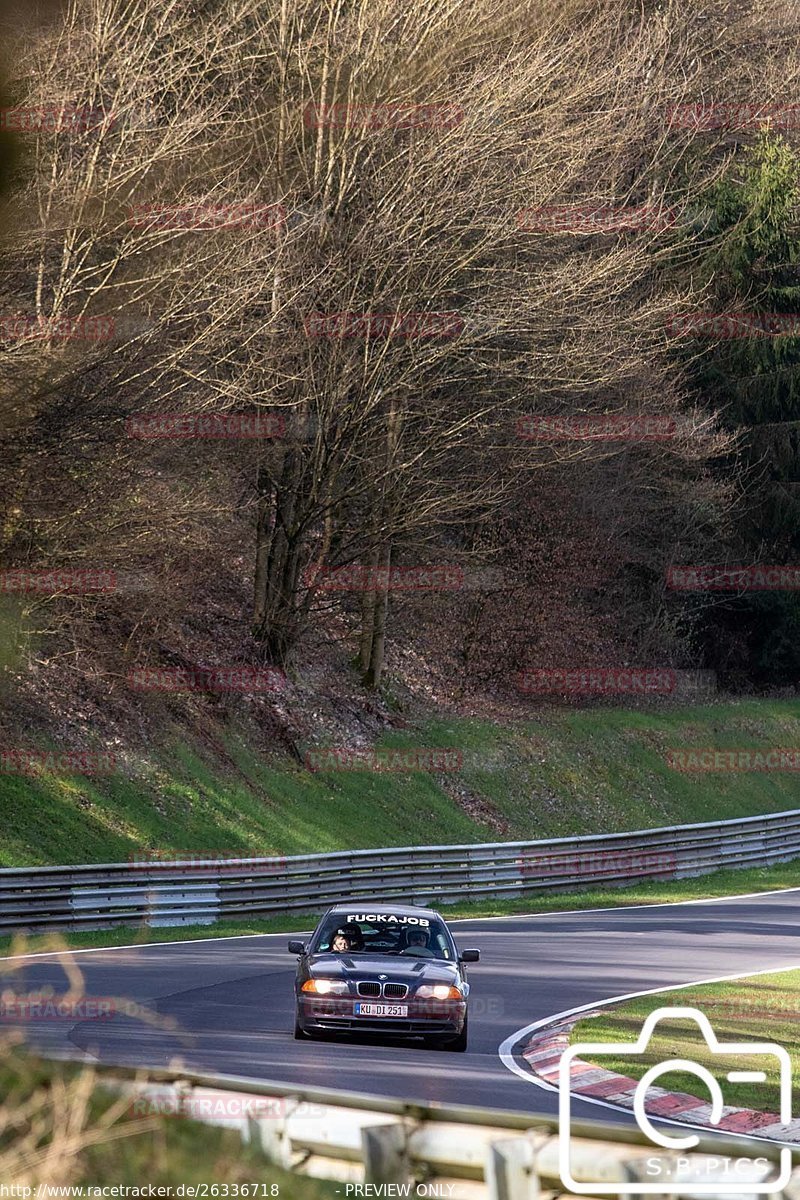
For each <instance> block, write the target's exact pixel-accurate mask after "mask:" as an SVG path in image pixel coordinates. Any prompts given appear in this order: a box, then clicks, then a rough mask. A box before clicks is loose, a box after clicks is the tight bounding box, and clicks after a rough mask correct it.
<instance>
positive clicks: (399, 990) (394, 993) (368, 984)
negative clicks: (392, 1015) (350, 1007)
mask: <svg viewBox="0 0 800 1200" xmlns="http://www.w3.org/2000/svg"><path fill="white" fill-rule="evenodd" d="M356 991H357V992H358V994H359V996H380V995H381V994H383V995H384V996H385V997H386V999H387V1000H390V999H391V1000H402V999H403V997H404V996H407V995H408V984H407V983H384V984H383V986H382V987H381V984H379V983H378V982H377V981H375V980H372V979H360V980H359V981H358V983H357V984H356Z"/></svg>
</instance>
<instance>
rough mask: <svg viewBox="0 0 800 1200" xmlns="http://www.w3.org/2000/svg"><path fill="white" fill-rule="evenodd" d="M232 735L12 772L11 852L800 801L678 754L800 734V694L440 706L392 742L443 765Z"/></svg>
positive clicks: (768, 806) (243, 847)
mask: <svg viewBox="0 0 800 1200" xmlns="http://www.w3.org/2000/svg"><path fill="white" fill-rule="evenodd" d="M218 740H219V742H221V743H223V745H224V754H219V755H218V754H215V752H213V751H212V750H210V749H209V748H208V747H201V746H200V745H199V743H198V745H196V746H195V745H188V744H186V743H185V742H183V743H180V742H178V741H176V740H173V741H169V739H168V738H165V739H163V744H162V747H161V748H160V749H155V748H152V749H150V750H148V751H145V750H141V751H136V752H134V751H128V752H125V753H120V769H119V770H118V771H117V772H115V773H114V774H111V775H108V776H105V777H98V778H96V779H93V780H91V779H86V778H84V777H80V776H75V775H71V776H70V775H58V774H41V775H36V776H35V777H27V776H15V775H11V774H4V775H0V831H1V832H0V865H2V866H20V865H37V864H47V863H65V864H68V863H81V862H119V861H124V860H126V859H127V858H128V857H129V856H130V855H131V854H132V853H134V852H136V851H138V850H140V849H142V848H150V849H157V850H159V851H165V852H171V851H185V852H191V853H198V852H204V851H205V852H214V853H217V854H242V853H250V854H299V853H304V852H324V851H331V850H342V849H358V848H369V847H375V846H402V845H408V844H412V845H420V844H436V843H450V844H454V843H459V842H464V843H469V842H478V841H502V840H514V839H527V838H531V839H533V838H546V837H558V836H565V835H570V834H578V833H609V832H615V831H624V830H629V829H635V828H641V827H644V826H656V825H667V824H675V823H683V822H689V821H702V820H717V819H721V818H725V817H741V816H749V815H755V814H759V813H764V812H776V811H780V810H781V809H787V808H791V807H792V806H793V805H795V804H796V803H797V795H796V784H797V781H796V778H795V777H794V776H793V775H792V774H791V773H790V772H784V773H780V772H771V773H761V774H747V773H738V774H727V775H726V774H697V775H685V774H681V773H679V772H677V771H675V770H673V769H671V768H670V767H669V766H668V765H667V762H666V755H667V751H668V750H669V749H671V748H673V747H674V748H680V747H684V748H688V747H695V746H715V747H719V748H731V747H736V746H750V747H761V748H764V749H767V748H770V747H775V746H782V747H787V746H800V705H799V704H798V703H795V702H790V701H767V700H747V701H742V702H736V703H734V702H728V703H720V704H715V705H707V706H702V707H690V708H681V709H670V710H666V709H664V710H658V711H654V710H649V711H629V710H620V709H611V708H594V709H588V710H579V711H576V710H572V709H558V708H553V707H551V708H544V709H542V710H541V711H540V712H538V713H537V715H536V718H535V719H531V720H529V721H526V722H520V723H516V724H514V725H510V726H507V727H501V726H498V725H496V724H492V723H490V722H486V721H478V720H469V719H460V718H459V719H455V718H453V719H451V720H441V719H440V720H429V721H425V722H420V723H419V724H418V726H417V727H416V728H414V729H411V730H409V729H406V730H404V731H403V732H402V733H397V732H393V733H391V734H390V735H388V734H387V735H386V736H385V737H384V738H383V739H382V740H381V742H380V743H379V745H380V746H381V747H384V748H389V747H391V748H407V747H425V748H432V747H440V748H441V747H448V748H449V747H453V748H455V749H457V750H460V751H461V752H462V754H463V767H462V768H461V769H460V770H459V771H457V772H453V773H448V774H438V775H434V774H428V773H426V772H419V771H417V772H408V773H399V772H392V773H384V774H378V773H375V772H370V771H363V770H362V771H352V770H351V771H341V770H340V771H323V772H318V773H312V772H311V771H309V770H307V769H306V768H305V767H304V766H302V765H301V764H299V763H297V762H295V761H294V760H292V759H289V758H288V757H278V756H277V755H270V754H269V753H266V752H264V751H262V750H260V749H258V748H257V747H258V741H259V739H258V737H257V735H256V732H255V731H254V730H250V731H248V730H245V729H243V728H239V729H237V730H232V729H228V730H227V731H220V732H219V739H218ZM464 796H466V797H467V801H468V803H467V804H463V803H461V802H460V799H462V798H463V797H464ZM469 802H471V803H469ZM470 813H472V814H478V815H477V816H475V815H470Z"/></svg>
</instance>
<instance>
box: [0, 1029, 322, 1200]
mask: <svg viewBox="0 0 800 1200" xmlns="http://www.w3.org/2000/svg"><path fill="white" fill-rule="evenodd" d="M0 1097H2V1099H0V1179H2V1180H3V1181H4V1182H5V1183H18V1184H25V1185H27V1186H29V1187H33V1188H35V1187H36V1186H37V1185H41V1194H45V1195H46V1194H47V1193H46V1191H45V1186H46V1185H48V1184H49V1185H50V1186H52V1187H57V1188H58V1187H62V1188H63V1187H66V1186H70V1185H71V1186H73V1187H80V1186H82V1185H83V1186H84V1187H87V1186H93V1187H96V1186H98V1185H100V1186H102V1185H104V1184H113V1185H115V1186H118V1185H127V1186H130V1187H140V1188H141V1187H145V1188H146V1187H147V1185H149V1184H152V1185H153V1186H159V1187H171V1188H175V1187H177V1186H178V1185H180V1184H186V1185H195V1186H196V1185H199V1184H207V1185H208V1193H207V1194H208V1195H209V1196H210V1195H211V1194H212V1192H211V1185H212V1184H219V1185H224V1184H228V1185H229V1190H228V1192H227V1193H224V1192H223V1189H222V1187H220V1189H219V1192H218V1193H217V1194H218V1195H220V1196H222V1195H223V1194H227V1195H229V1196H233V1195H236V1192H235V1191H234V1189H233V1186H232V1185H234V1184H239V1185H242V1184H250V1185H253V1184H256V1183H257V1184H259V1185H261V1184H263V1185H265V1187H264V1188H263V1189H262V1188H261V1187H260V1186H259V1188H258V1192H257V1195H256V1193H255V1189H253V1190H251V1191H250V1192H249V1195H250V1196H251V1197H254V1196H255V1200H262V1197H269V1196H270V1191H271V1188H272V1186H273V1185H275V1186H276V1188H277V1191H276V1193H275V1194H279V1195H280V1200H333V1197H334V1196H335V1191H334V1187H335V1185H334V1184H333V1183H327V1182H324V1183H323V1182H319V1181H317V1180H313V1179H308V1178H305V1177H302V1178H301V1177H298V1176H295V1175H292V1174H289V1173H288V1172H286V1171H282V1170H280V1169H278V1168H277V1167H274V1166H272V1165H271V1164H270V1163H269V1162H268V1161H267V1160H266V1159H265V1158H264V1157H263V1156H262V1155H259V1154H257V1153H256V1151H255V1150H254V1149H253V1148H252V1147H251V1146H248V1145H243V1144H242V1141H241V1138H240V1136H239V1134H238V1132H237V1131H235V1130H232V1129H221V1128H219V1127H214V1126H209V1125H205V1124H200V1123H199V1122H196V1121H191V1120H186V1119H175V1118H169V1117H164V1116H151V1115H148V1116H147V1117H145V1118H141V1117H136V1116H133V1115H132V1114H131V1111H130V1106H131V1101H130V1099H129V1098H126V1097H121V1096H119V1095H118V1094H116V1093H114V1092H111V1091H109V1090H107V1089H105V1088H103V1087H102V1086H100V1085H99V1084H98V1082H97V1080H96V1078H95V1077H94V1075H93V1074H92V1072H91V1069H90V1068H79V1067H74V1066H71V1065H68V1064H62V1063H51V1062H46V1061H42V1060H40V1059H36V1058H33V1057H30V1056H28V1055H27V1054H24V1053H22V1052H20V1051H19V1049H18V1048H16V1047H13V1046H11V1045H9V1044H8V1043H6V1044H4V1045H1V1046H0ZM19 1194H20V1195H21V1194H22V1193H19ZM31 1194H33V1193H31ZM74 1194H75V1193H73V1195H74ZM84 1194H85V1195H86V1196H90V1195H91V1193H89V1192H86V1193H84ZM131 1194H135V1193H131ZM173 1194H174V1193H173ZM239 1194H241V1193H239Z"/></svg>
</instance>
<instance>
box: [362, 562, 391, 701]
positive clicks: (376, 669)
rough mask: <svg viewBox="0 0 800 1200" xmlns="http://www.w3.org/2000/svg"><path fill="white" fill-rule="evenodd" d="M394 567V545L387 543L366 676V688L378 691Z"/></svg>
mask: <svg viewBox="0 0 800 1200" xmlns="http://www.w3.org/2000/svg"><path fill="white" fill-rule="evenodd" d="M391 565H392V544H391V542H387V543H386V544H385V546H384V548H383V552H382V554H381V556H380V568H379V570H380V582H379V585H378V587H377V588H376V590H375V605H374V609H373V614H374V616H373V629H372V652H371V654H370V658H369V666H368V668H367V672H366V675H365V676H364V685H365V687H368V688H370V689H371V690H372V691H377V690H378V688H379V687H380V686H381V677H382V675H383V660H384V650H385V646H386V620H387V616H388V611H389V571H390V569H391Z"/></svg>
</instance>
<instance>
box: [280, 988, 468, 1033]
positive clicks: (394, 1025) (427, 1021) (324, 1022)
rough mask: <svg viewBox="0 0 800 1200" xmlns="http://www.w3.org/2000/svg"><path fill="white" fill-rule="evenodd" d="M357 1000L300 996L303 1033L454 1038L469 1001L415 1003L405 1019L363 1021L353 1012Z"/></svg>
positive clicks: (410, 1007)
mask: <svg viewBox="0 0 800 1200" xmlns="http://www.w3.org/2000/svg"><path fill="white" fill-rule="evenodd" d="M355 1002H356V998H355V997H352V996H348V997H343V996H337V997H328V996H313V995H300V996H298V997H297V1024H298V1025H299V1027H300V1029H302V1031H303V1032H304V1033H311V1032H319V1033H322V1032H325V1031H327V1032H328V1033H335V1032H336V1031H338V1032H339V1033H356V1032H358V1031H359V1030H360V1031H361V1032H362V1033H382V1034H385V1035H386V1036H387V1037H425V1036H426V1035H435V1036H437V1037H443V1038H451V1037H452V1038H455V1037H458V1035H459V1034H460V1033H461V1031H462V1029H463V1028H464V1021H465V1020H466V1015H467V1002H466V1000H416V1001H415V1000H413V999H409V1000H408V1001H407V1002H405V1001H404V1002H403V1003H407V1007H408V1015H407V1016H405V1017H360V1016H356V1015H355V1012H354V1004H355Z"/></svg>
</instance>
